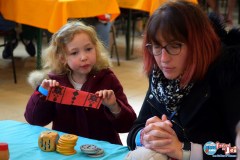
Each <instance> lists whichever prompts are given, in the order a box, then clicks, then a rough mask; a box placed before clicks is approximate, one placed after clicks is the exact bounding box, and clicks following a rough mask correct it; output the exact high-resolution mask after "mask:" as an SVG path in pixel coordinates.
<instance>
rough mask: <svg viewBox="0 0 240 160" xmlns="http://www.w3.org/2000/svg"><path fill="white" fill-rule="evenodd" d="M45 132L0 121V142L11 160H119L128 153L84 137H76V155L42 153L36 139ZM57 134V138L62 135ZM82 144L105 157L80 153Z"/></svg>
mask: <svg viewBox="0 0 240 160" xmlns="http://www.w3.org/2000/svg"><path fill="white" fill-rule="evenodd" d="M45 130H49V129H47V128H44V127H40V126H34V125H30V124H28V123H23V122H17V121H13V120H3V121H0V142H5V143H8V146H9V151H10V159H11V160H56V159H57V160H75V159H81V160H100V159H101V160H109V159H117V160H121V159H123V158H124V157H125V156H126V155H127V153H128V152H129V150H128V148H127V147H126V146H121V145H115V144H111V143H108V142H105V141H97V140H93V139H88V138H84V137H78V141H77V145H76V146H75V147H74V148H75V150H76V151H77V153H76V154H74V155H70V156H65V155H62V154H59V153H58V152H43V151H42V150H41V149H40V148H39V147H38V137H39V135H40V133H41V132H42V131H45ZM58 133H59V136H61V135H62V134H64V133H63V132H58ZM83 144H95V145H97V146H98V147H101V148H103V149H104V151H105V155H104V156H103V157H99V158H91V157H88V156H86V155H85V154H84V153H82V152H81V151H80V146H81V145H83Z"/></svg>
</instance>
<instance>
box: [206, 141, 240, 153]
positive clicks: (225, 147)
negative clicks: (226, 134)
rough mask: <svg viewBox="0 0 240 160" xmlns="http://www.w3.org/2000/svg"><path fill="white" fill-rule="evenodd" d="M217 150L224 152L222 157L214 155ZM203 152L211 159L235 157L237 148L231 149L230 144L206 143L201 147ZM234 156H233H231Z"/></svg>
mask: <svg viewBox="0 0 240 160" xmlns="http://www.w3.org/2000/svg"><path fill="white" fill-rule="evenodd" d="M218 149H221V150H222V151H223V152H224V155H219V154H218V155H215V153H216V152H217V150H218ZM203 151H204V152H205V153H206V154H207V155H211V156H213V157H236V156H237V155H236V153H237V147H236V146H234V147H231V144H230V143H229V144H226V143H220V142H216V143H214V142H212V141H208V142H207V143H205V144H204V146H203ZM232 154H235V155H232Z"/></svg>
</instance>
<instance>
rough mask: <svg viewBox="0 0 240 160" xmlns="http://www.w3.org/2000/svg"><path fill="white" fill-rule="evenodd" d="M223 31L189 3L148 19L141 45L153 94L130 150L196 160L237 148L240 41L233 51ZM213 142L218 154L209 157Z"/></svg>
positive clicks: (130, 140) (137, 124)
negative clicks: (227, 146) (223, 146)
mask: <svg viewBox="0 0 240 160" xmlns="http://www.w3.org/2000/svg"><path fill="white" fill-rule="evenodd" d="M219 26H220V28H216V29H215V30H214V27H213V26H212V23H211V22H210V21H209V19H208V17H207V15H206V14H205V13H204V12H203V11H202V10H201V8H200V7H199V6H197V5H195V4H192V3H189V2H185V1H175V2H173V1H170V2H167V3H165V4H164V5H162V6H161V7H160V8H158V9H157V10H156V11H155V13H154V14H153V15H152V16H151V17H150V18H149V21H148V23H147V25H146V29H145V35H144V44H143V45H144V47H145V49H144V71H145V72H146V74H147V75H148V77H149V88H148V91H147V94H146V98H145V100H144V102H143V105H142V108H141V111H140V113H139V116H138V118H137V120H136V122H135V124H134V126H133V128H132V129H131V131H130V132H129V135H128V140H127V143H128V146H129V147H130V148H131V149H132V150H133V149H135V148H136V146H144V147H145V148H148V149H152V150H154V151H156V152H159V153H162V154H166V155H167V156H168V157H171V158H174V159H190V158H191V159H194V160H195V159H211V158H213V159H214V155H215V154H223V156H224V155H225V154H224V152H222V150H223V149H216V142H220V143H227V144H228V143H230V144H231V145H232V146H234V140H235V126H236V124H237V122H238V120H239V119H240V101H239V99H240V93H239V90H240V66H239V64H240V53H239V49H235V48H236V46H237V45H238V46H239V44H240V43H239V42H240V41H239V38H238V44H234V46H235V47H232V46H230V44H231V43H230V41H229V40H228V41H227V39H228V38H229V37H230V36H231V35H232V34H231V32H229V34H228V35H227V33H226V32H225V31H224V30H221V25H219ZM217 31H218V32H219V35H217ZM232 32H235V31H232ZM236 33H237V34H235V33H234V34H233V35H236V36H239V31H238V30H237V31H236ZM222 36H224V42H223V43H224V44H223V45H222V44H221V40H220V38H219V37H222ZM231 39H232V38H231ZM231 39H230V40H231ZM209 141H212V142H213V143H211V142H210V143H211V144H213V145H215V149H216V152H212V150H211V152H209V150H208V149H209V143H207V142H209ZM205 144H206V145H207V146H206V145H205ZM204 145H205V146H204ZM204 147H205V150H204V153H202V150H203V149H204ZM215 159H216V158H215Z"/></svg>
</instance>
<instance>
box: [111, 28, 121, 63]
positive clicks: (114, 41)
mask: <svg viewBox="0 0 240 160" xmlns="http://www.w3.org/2000/svg"><path fill="white" fill-rule="evenodd" d="M110 32H111V33H112V39H113V42H112V45H111V51H110V53H111V58H112V55H113V52H114V51H115V53H116V56H117V63H118V66H120V61H119V55H118V49H117V43H116V31H115V26H114V24H112V26H111V30H110Z"/></svg>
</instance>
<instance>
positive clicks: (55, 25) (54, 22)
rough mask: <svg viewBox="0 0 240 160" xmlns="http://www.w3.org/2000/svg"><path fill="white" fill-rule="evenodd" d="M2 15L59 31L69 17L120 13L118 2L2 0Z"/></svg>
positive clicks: (52, 30)
mask: <svg viewBox="0 0 240 160" xmlns="http://www.w3.org/2000/svg"><path fill="white" fill-rule="evenodd" d="M0 12H1V13H2V14H3V16H4V17H5V18H6V19H9V20H12V21H15V22H18V23H22V24H27V25H31V26H35V27H38V28H43V29H47V30H49V31H50V32H56V31H57V30H58V29H59V28H60V27H61V26H62V25H64V24H65V23H66V22H67V19H68V18H85V17H94V16H97V15H102V14H105V13H108V14H112V20H113V19H115V18H116V17H117V16H118V15H119V14H120V10H119V6H118V3H117V1H116V0H0Z"/></svg>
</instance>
